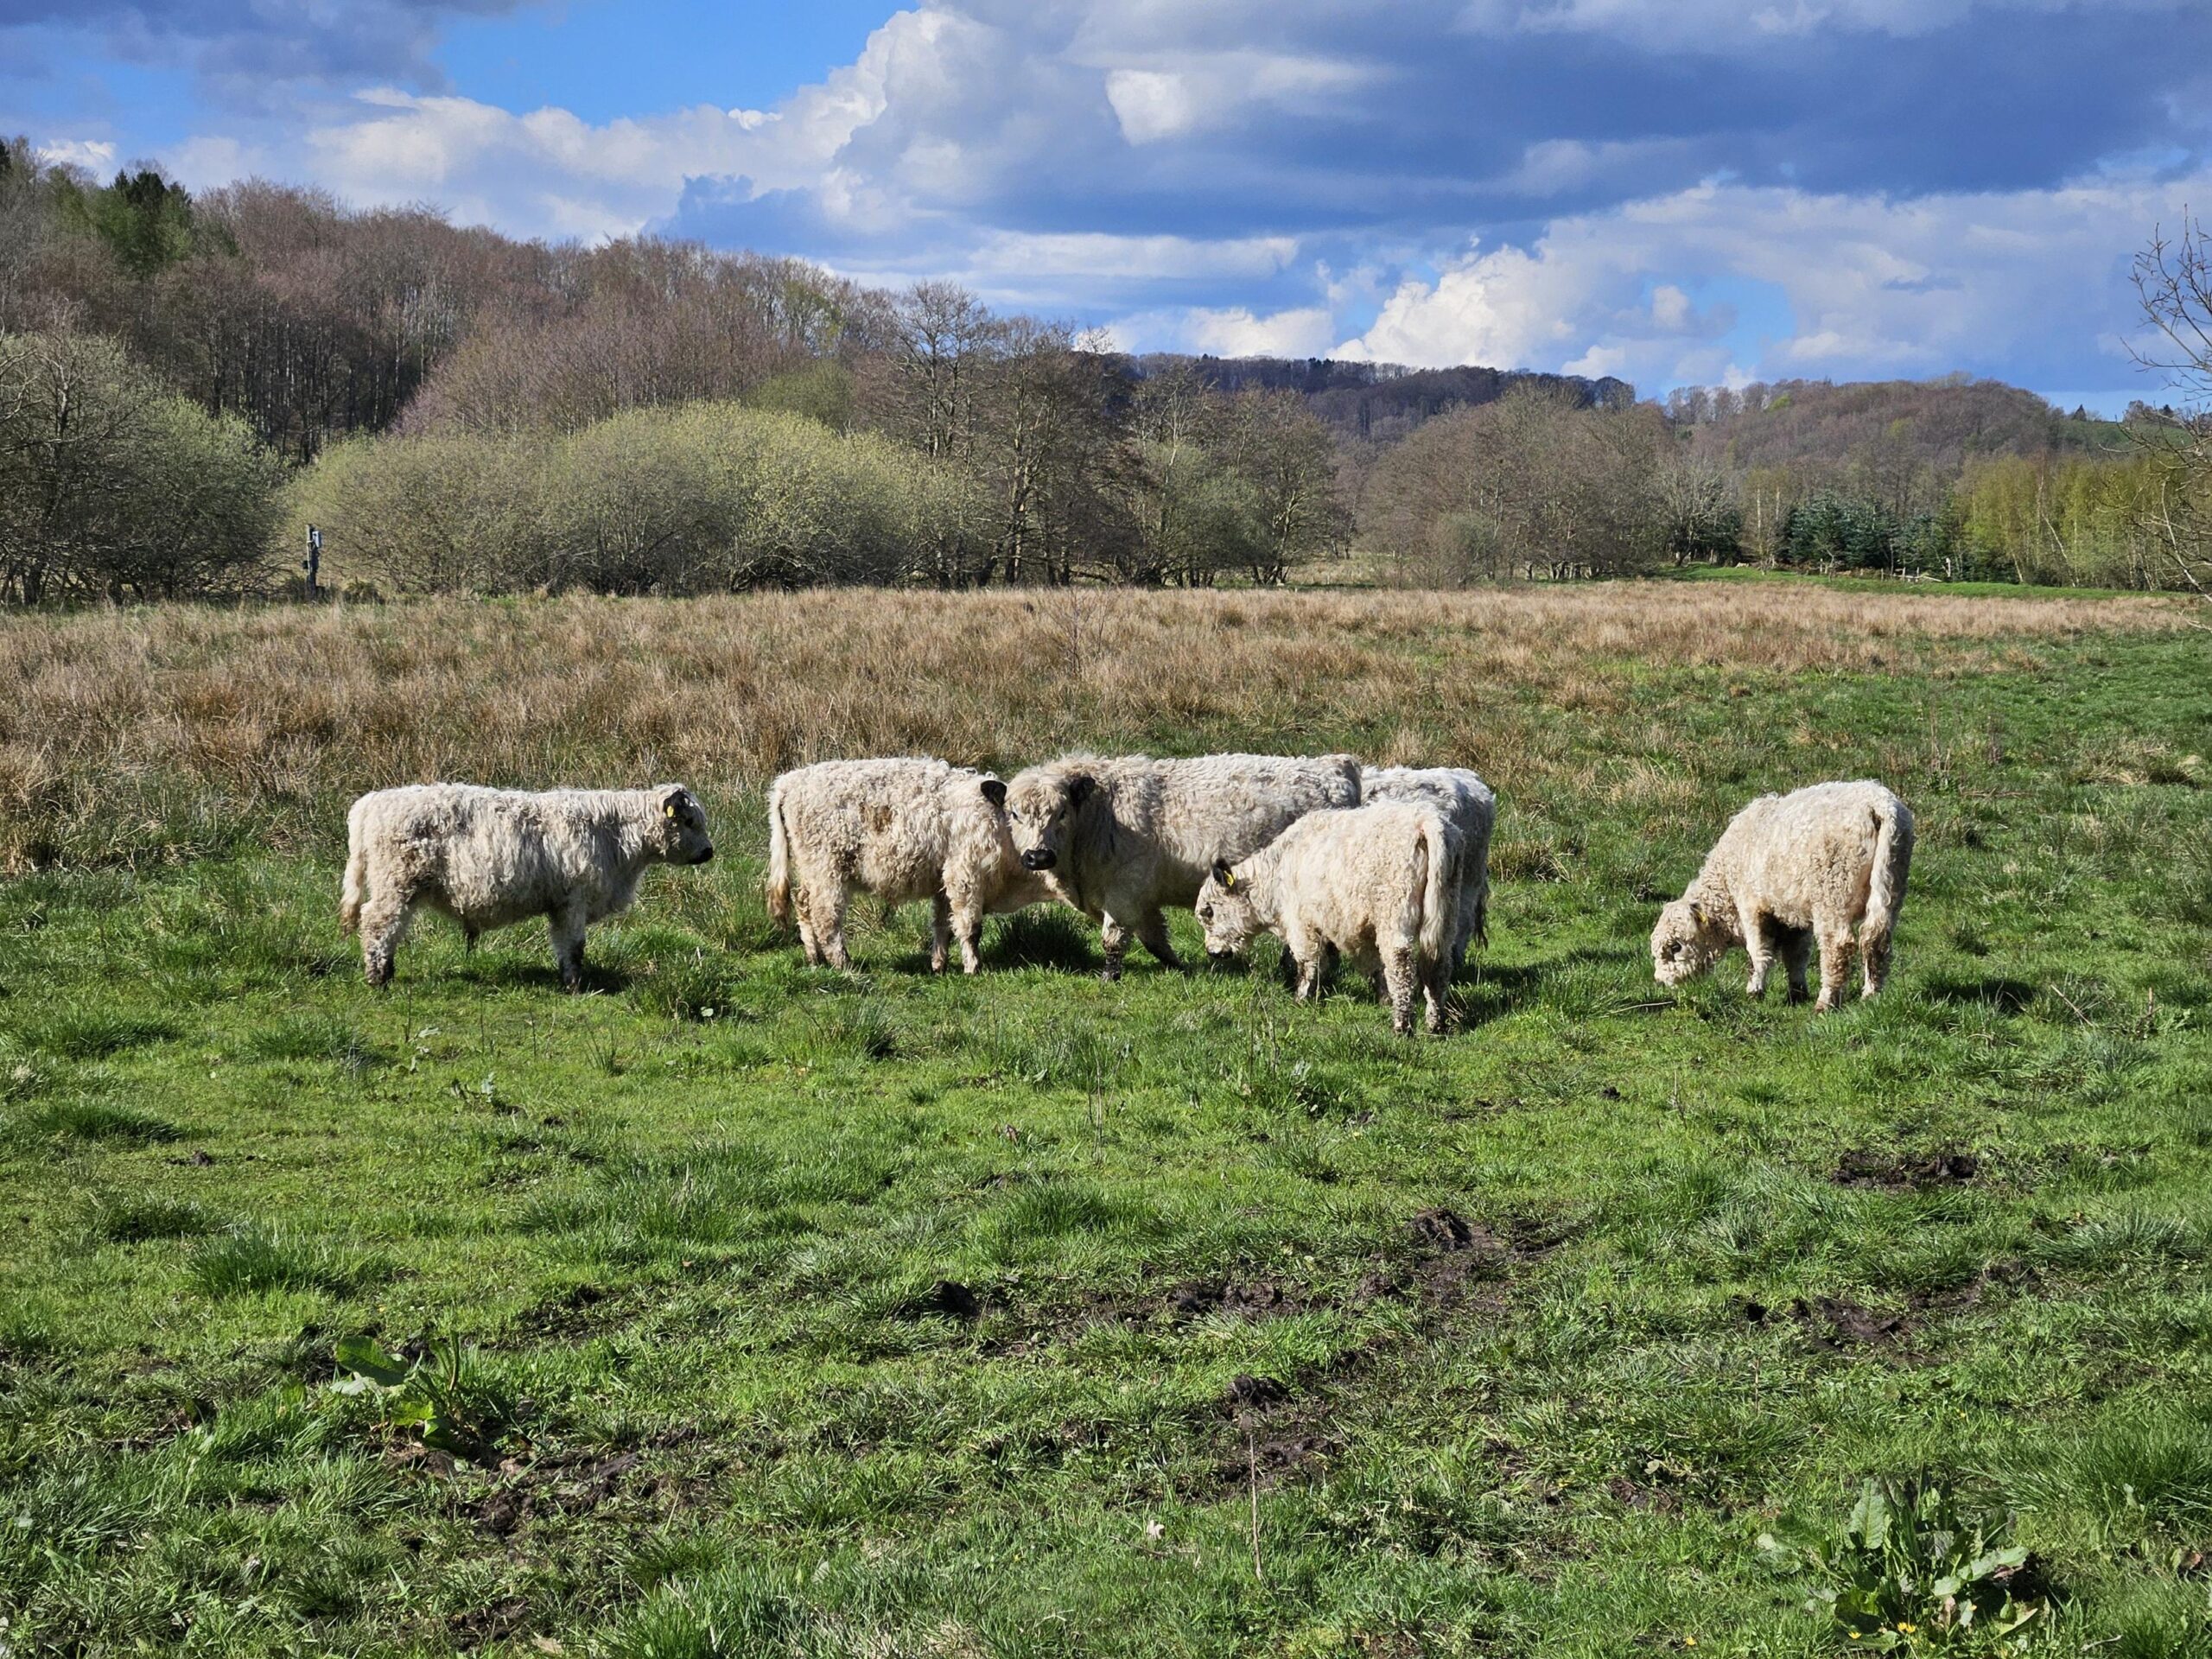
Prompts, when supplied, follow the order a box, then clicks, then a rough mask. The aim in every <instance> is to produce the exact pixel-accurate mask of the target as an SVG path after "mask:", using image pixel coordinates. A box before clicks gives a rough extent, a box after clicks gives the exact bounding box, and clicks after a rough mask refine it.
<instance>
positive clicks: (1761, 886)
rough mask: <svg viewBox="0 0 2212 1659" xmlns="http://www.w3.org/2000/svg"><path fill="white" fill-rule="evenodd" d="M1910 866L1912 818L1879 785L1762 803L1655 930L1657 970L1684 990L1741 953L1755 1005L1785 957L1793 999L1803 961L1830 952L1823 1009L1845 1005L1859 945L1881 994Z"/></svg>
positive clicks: (1799, 993)
mask: <svg viewBox="0 0 2212 1659" xmlns="http://www.w3.org/2000/svg"><path fill="white" fill-rule="evenodd" d="M1911 867H1912V814H1911V812H1910V810H1907V808H1906V806H1905V804H1904V802H1903V801H1901V800H1899V799H1898V798H1897V797H1896V796H1895V795H1893V794H1891V792H1890V791H1888V790H1887V789H1886V788H1885V787H1884V786H1883V785H1880V784H1878V783H1874V782H1872V781H1871V780H1861V781H1859V782H1858V783H1848V784H1815V785H1811V786H1810V787H1809V788H1806V789H1801V790H1798V791H1795V792H1794V793H1792V794H1789V795H1763V796H1761V797H1760V798H1758V800H1756V801H1753V802H1752V803H1751V804H1750V805H1749V806H1747V807H1745V809H1744V810H1742V811H1740V812H1738V814H1737V815H1736V816H1735V817H1733V818H1732V819H1730V820H1729V823H1728V827H1727V829H1725V830H1723V831H1722V832H1721V835H1720V839H1719V841H1718V842H1714V843H1713V850H1712V851H1711V852H1710V853H1708V854H1707V855H1706V858H1705V865H1704V868H1701V869H1700V870H1699V871H1698V873H1697V879H1696V880H1694V881H1692V882H1691V883H1690V885H1689V887H1688V889H1687V890H1686V891H1685V892H1684V893H1683V894H1682V896H1681V898H1679V899H1675V901H1674V902H1673V903H1672V904H1670V905H1669V906H1667V907H1666V908H1665V909H1663V910H1662V911H1661V912H1659V923H1658V925H1657V926H1656V927H1655V928H1653V929H1652V931H1651V971H1652V972H1653V974H1654V975H1655V976H1656V977H1657V978H1658V981H1659V982H1660V983H1661V984H1662V985H1669V986H1673V985H1680V984H1681V983H1682V982H1684V981H1685V980H1688V979H1689V978H1691V977H1692V976H1694V975H1697V974H1700V973H1703V972H1705V971H1706V970H1707V969H1709V968H1711V967H1712V966H1713V964H1714V963H1717V962H1719V960H1720V958H1721V957H1723V956H1725V955H1726V954H1727V951H1728V949H1729V947H1730V946H1732V945H1737V944H1740V945H1742V946H1743V947H1744V948H1745V951H1746V952H1747V953H1748V954H1749V955H1750V957H1751V983H1750V984H1749V985H1748V986H1747V987H1746V988H1747V989H1748V990H1749V991H1750V992H1751V995H1753V996H1759V995H1764V993H1765V990H1766V981H1767V974H1768V971H1769V969H1771V968H1772V966H1773V964H1774V959H1775V957H1776V956H1777V954H1779V955H1780V957H1782V960H1783V963H1784V964H1785V966H1786V967H1787V968H1788V969H1789V994H1790V996H1791V997H1792V999H1793V1000H1794V999H1800V998H1802V997H1803V996H1804V995H1805V994H1806V986H1805V968H1806V958H1807V957H1808V955H1809V953H1810V950H1811V947H1812V946H1813V944H1815V943H1816V942H1817V944H1819V946H1820V951H1821V997H1820V1001H1819V1003H1818V1005H1817V1006H1818V1007H1819V1008H1820V1009H1821V1010H1822V1011H1825V1010H1827V1009H1829V1008H1832V1007H1835V1005H1836V1004H1837V1003H1838V1002H1839V1001H1841V1000H1842V997H1843V995H1844V982H1845V981H1846V980H1847V979H1848V978H1849V977H1850V974H1851V953H1852V949H1853V941H1852V935H1853V932H1854V931H1856V933H1857V934H1858V949H1859V952H1860V954H1861V955H1862V956H1863V957H1864V958H1865V987H1864V990H1863V993H1862V994H1863V995H1866V996H1872V995H1874V994H1875V993H1876V992H1877V991H1878V990H1880V989H1881V988H1882V983H1883V982H1884V981H1885V979H1887V978H1888V976H1889V971H1890V939H1891V935H1892V934H1893V933H1894V932H1895V931H1896V929H1897V912H1898V910H1899V909H1901V908H1902V907H1903V906H1904V887H1905V878H1906V876H1907V874H1909V872H1910V869H1911Z"/></svg>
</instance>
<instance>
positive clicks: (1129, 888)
mask: <svg viewBox="0 0 2212 1659" xmlns="http://www.w3.org/2000/svg"><path fill="white" fill-rule="evenodd" d="M1358 803H1359V762H1358V761H1357V760H1354V759H1352V757H1351V756H1350V755H1348V754H1332V755H1325V756H1323V757H1321V758H1319V759H1318V760H1294V759H1291V758H1288V757H1286V756H1281V755H1268V754H1207V755H1200V756H1198V758H1196V759H1195V760H1153V759H1151V758H1150V757H1148V756H1146V755H1141V754H1139V755H1124V756H1122V757H1120V758H1118V759H1112V760H1109V759H1105V758H1103V757H1099V756H1095V755H1082V754H1078V755H1070V756H1067V757H1065V759H1062V760H1053V761H1049V762H1047V763H1046V765H1044V766H1032V767H1030V768H1029V769H1028V770H1027V771H1026V772H1021V773H1020V774H1018V775H1017V776H1016V777H1015V778H1014V780H1013V781H1012V782H1011V783H1009V784H1008V785H1007V796H1006V816H1007V829H1008V830H1009V831H1010V832H1011V833H1012V835H1013V837H1014V849H1015V850H1016V851H1017V852H1018V853H1019V854H1020V857H1021V864H1022V868H1025V869H1028V870H1033V871H1038V872H1040V873H1042V874H1044V875H1045V876H1046V878H1047V879H1048V880H1050V881H1051V882H1052V888H1053V891H1054V892H1055V893H1057V894H1058V896H1059V897H1060V898H1062V899H1065V900H1066V902H1067V903H1069V904H1071V905H1072V906H1075V908H1076V909H1077V910H1079V911H1081V912H1084V914H1085V915H1086V916H1089V917H1090V918H1091V919H1092V920H1093V921H1095V922H1096V923H1098V924H1099V927H1100V938H1101V941H1102V943H1103V944H1104V946H1105V951H1106V977H1107V978H1108V979H1117V978H1119V977H1120V976H1121V972H1122V956H1123V954H1124V953H1125V952H1126V951H1127V950H1128V942H1129V937H1130V935H1131V934H1132V933H1134V934H1135V936H1136V938H1138V939H1140V940H1141V941H1142V943H1143V944H1144V947H1145V949H1146V950H1149V951H1151V952H1152V954H1153V955H1154V956H1155V957H1158V958H1159V959H1160V961H1162V962H1164V963H1166V964H1167V965H1168V966H1169V967H1171V968H1173V967H1179V966H1180V965H1181V964H1180V963H1178V962H1177V961H1176V960H1175V951H1174V949H1173V946H1171V945H1170V944H1168V941H1167V922H1166V918H1165V917H1164V916H1162V915H1161V914H1160V910H1161V907H1162V906H1166V905H1175V906H1183V905H1187V904H1189V903H1190V902H1191V901H1192V899H1195V898H1197V897H1198V888H1199V887H1200V886H1202V885H1203V884H1204V882H1205V879H1206V873H1207V871H1208V870H1209V869H1211V868H1212V865H1213V862H1214V861H1215V860H1216V859H1217V858H1228V859H1230V860H1232V861H1233V860H1236V859H1239V858H1243V857H1245V856H1246V855H1249V854H1252V853H1255V852H1257V851H1259V849H1261V848H1262V847H1264V846H1266V845H1267V844H1268V842H1271V841H1273V840H1274V838H1275V837H1276V836H1278V835H1280V834H1281V832H1282V831H1283V830H1284V829H1286V828H1287V827H1288V826H1289V825H1290V824H1292V823H1295V822H1297V820H1298V819H1300V818H1301V817H1304V816H1305V815H1306V813H1308V812H1313V811H1316V810H1320V809H1323V808H1325V807H1338V806H1356V805H1357V804H1358Z"/></svg>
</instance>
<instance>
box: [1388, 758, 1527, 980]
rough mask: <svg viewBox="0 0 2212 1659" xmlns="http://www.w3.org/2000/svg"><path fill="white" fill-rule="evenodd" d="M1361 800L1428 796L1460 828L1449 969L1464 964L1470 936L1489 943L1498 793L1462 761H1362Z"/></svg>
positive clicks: (1416, 799) (1455, 970) (1455, 969)
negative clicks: (1392, 763)
mask: <svg viewBox="0 0 2212 1659" xmlns="http://www.w3.org/2000/svg"><path fill="white" fill-rule="evenodd" d="M1359 801H1360V804H1361V805H1363V806H1367V805H1370V804H1373V803H1375V802H1376V801H1414V802H1427V804H1429V805H1431V806H1433V807H1434V808H1435V809H1436V810H1438V811H1440V812H1441V813H1442V814H1443V815H1444V821H1445V822H1446V823H1449V824H1450V825H1451V826H1452V828H1453V829H1457V830H1458V831H1459V848H1460V860H1459V918H1458V922H1457V925H1455V926H1454V927H1453V929H1452V972H1453V973H1455V974H1456V973H1458V972H1459V969H1461V968H1463V967H1464V966H1465V965H1466V961H1467V946H1468V944H1470V943H1471V942H1473V941H1480V942H1481V943H1482V944H1489V943H1490V837H1491V829H1492V827H1493V826H1494V825H1495V824H1496V823H1497V796H1496V795H1494V794H1492V793H1491V787H1490V785H1488V784H1486V783H1484V782H1483V780H1482V779H1480V778H1478V776H1476V775H1475V774H1474V773H1473V772H1469V771H1468V770H1467V769H1466V768H1465V767H1464V766H1364V767H1362V768H1361V770H1360V774H1359Z"/></svg>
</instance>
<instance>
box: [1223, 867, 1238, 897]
mask: <svg viewBox="0 0 2212 1659" xmlns="http://www.w3.org/2000/svg"><path fill="white" fill-rule="evenodd" d="M1221 890H1222V891H1223V892H1224V893H1234V892H1236V871H1234V870H1224V871H1223V872H1222V874H1221Z"/></svg>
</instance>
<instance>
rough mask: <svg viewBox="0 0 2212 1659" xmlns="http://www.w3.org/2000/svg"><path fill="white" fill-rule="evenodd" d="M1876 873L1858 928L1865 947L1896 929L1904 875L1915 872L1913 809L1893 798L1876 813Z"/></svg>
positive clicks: (1867, 892)
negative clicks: (1868, 941) (1871, 939)
mask: <svg viewBox="0 0 2212 1659" xmlns="http://www.w3.org/2000/svg"><path fill="white" fill-rule="evenodd" d="M1874 824H1875V830H1874V869H1873V874H1872V878H1871V879H1870V880H1869V881H1868V883H1867V887H1866V920H1865V922H1864V923H1862V924H1861V925H1860V928H1859V937H1860V939H1861V941H1862V943H1863V942H1864V941H1865V940H1866V939H1867V938H1874V939H1886V938H1889V936H1890V934H1891V931H1892V930H1894V929H1895V928H1896V926H1897V912H1898V910H1899V909H1900V908H1901V907H1902V906H1904V883H1905V875H1906V873H1907V872H1908V871H1909V870H1910V868H1912V811H1911V809H1910V808H1909V807H1907V806H1906V805H1905V804H1904V802H1903V801H1901V800H1899V799H1897V797H1896V796H1894V795H1892V796H1891V797H1890V798H1888V799H1887V800H1885V802H1884V803H1883V804H1881V805H1879V806H1878V807H1876V808H1875V809H1874Z"/></svg>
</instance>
